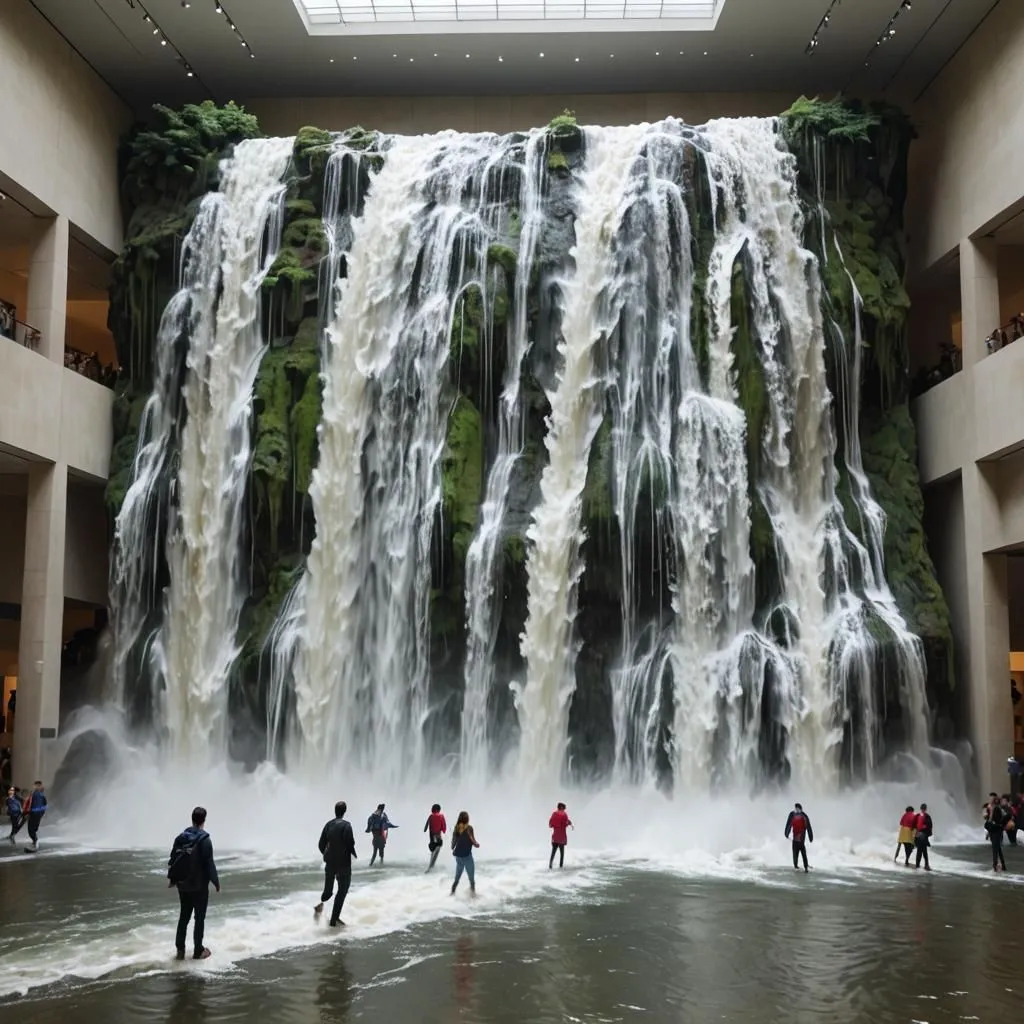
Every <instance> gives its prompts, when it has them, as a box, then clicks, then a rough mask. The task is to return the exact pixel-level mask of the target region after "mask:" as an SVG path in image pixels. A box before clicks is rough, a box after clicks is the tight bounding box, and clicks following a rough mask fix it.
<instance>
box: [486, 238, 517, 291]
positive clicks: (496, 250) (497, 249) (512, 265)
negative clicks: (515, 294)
mask: <svg viewBox="0 0 1024 1024" xmlns="http://www.w3.org/2000/svg"><path fill="white" fill-rule="evenodd" d="M518 262H519V256H518V254H517V253H516V251H515V249H512V248H510V247H509V246H507V245H500V244H499V243H497V242H494V243H493V244H492V245H490V246H488V248H487V263H488V265H493V264H497V265H498V266H499V267H501V269H502V270H504V271H505V279H506V281H508V282H509V284H511V283H512V282H513V281H514V280H515V277H516V266H517V264H518Z"/></svg>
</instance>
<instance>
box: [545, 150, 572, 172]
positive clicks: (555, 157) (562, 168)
mask: <svg viewBox="0 0 1024 1024" xmlns="http://www.w3.org/2000/svg"><path fill="white" fill-rule="evenodd" d="M548 170H549V171H551V172H552V173H553V174H559V175H561V176H562V177H568V176H569V161H568V159H567V158H566V155H565V154H564V153H563V152H562V151H561V150H558V149H553V150H552V151H551V152H550V153H548Z"/></svg>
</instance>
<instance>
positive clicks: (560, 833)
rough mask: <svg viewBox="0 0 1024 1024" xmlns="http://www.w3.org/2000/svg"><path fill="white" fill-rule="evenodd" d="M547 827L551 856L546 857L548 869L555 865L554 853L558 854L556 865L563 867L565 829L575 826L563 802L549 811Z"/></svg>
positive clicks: (566, 838) (567, 839)
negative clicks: (549, 834)
mask: <svg viewBox="0 0 1024 1024" xmlns="http://www.w3.org/2000/svg"><path fill="white" fill-rule="evenodd" d="M548 828H549V829H551V856H550V857H549V858H548V870H549V871H550V870H551V869H552V868H553V867H554V866H555V853H557V854H558V866H559V867H560V868H563V867H565V844H566V843H567V842H568V841H569V837H568V836H567V835H566V832H565V830H566V829H567V828H575V826H574V825H573V823H572V822H571V821H570V820H569V815H568V814H567V813H566V810H565V804H559V805H558V806H557V807H556V808H555V810H553V811H552V812H551V817H550V818H549V819H548Z"/></svg>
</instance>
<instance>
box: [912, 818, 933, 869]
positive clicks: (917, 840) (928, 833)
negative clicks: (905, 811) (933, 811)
mask: <svg viewBox="0 0 1024 1024" xmlns="http://www.w3.org/2000/svg"><path fill="white" fill-rule="evenodd" d="M914 830H915V832H916V833H917V834H916V835H915V836H914V845H915V846H916V847H917V856H916V857H915V858H914V867H915V868H919V867H920V866H921V860H922V858H923V859H924V869H925V871H931V869H932V866H931V864H929V863H928V847H929V846H930V845H931V843H930V839H931V837H932V816H931V815H930V814H929V813H928V805H927V804H921V810H920V811H919V812H918V814H917V818H916V819H915V821H914Z"/></svg>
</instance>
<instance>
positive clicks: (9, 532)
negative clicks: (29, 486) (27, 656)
mask: <svg viewBox="0 0 1024 1024" xmlns="http://www.w3.org/2000/svg"><path fill="white" fill-rule="evenodd" d="M25 493H26V477H25V476H24V475H21V474H14V473H4V474H0V603H3V604H21V588H22V583H23V582H24V580H23V574H24V572H25V510H26V507H27V503H26V497H25ZM14 635H15V644H14V648H15V650H17V646H18V645H17V628H16V627H15V634H14ZM3 672H4V666H3V665H0V675H2V674H3Z"/></svg>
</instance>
